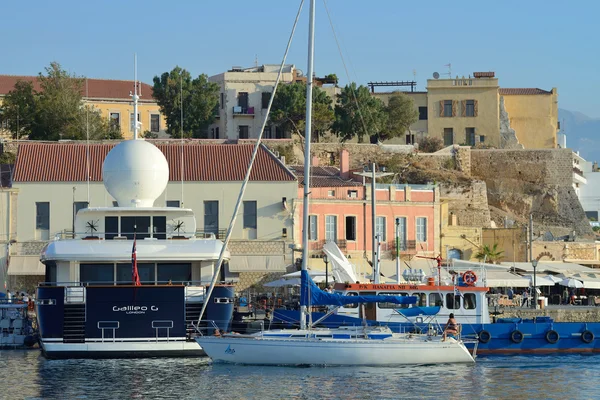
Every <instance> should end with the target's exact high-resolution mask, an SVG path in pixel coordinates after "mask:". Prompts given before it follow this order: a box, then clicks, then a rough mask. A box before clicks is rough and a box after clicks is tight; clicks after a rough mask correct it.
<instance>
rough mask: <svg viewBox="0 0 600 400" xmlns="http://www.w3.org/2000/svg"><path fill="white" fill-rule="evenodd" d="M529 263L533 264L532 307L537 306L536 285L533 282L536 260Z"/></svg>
mask: <svg viewBox="0 0 600 400" xmlns="http://www.w3.org/2000/svg"><path fill="white" fill-rule="evenodd" d="M531 265H532V266H533V308H537V287H536V282H535V269H536V268H537V265H538V260H536V259H533V260H531Z"/></svg>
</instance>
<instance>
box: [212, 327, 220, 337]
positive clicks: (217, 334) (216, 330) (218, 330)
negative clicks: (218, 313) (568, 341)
mask: <svg viewBox="0 0 600 400" xmlns="http://www.w3.org/2000/svg"><path fill="white" fill-rule="evenodd" d="M213 335H214V336H221V330H220V329H219V328H215V332H214V333H213Z"/></svg>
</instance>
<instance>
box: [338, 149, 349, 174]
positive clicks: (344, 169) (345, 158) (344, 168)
mask: <svg viewBox="0 0 600 400" xmlns="http://www.w3.org/2000/svg"><path fill="white" fill-rule="evenodd" d="M340 178H342V179H349V178H350V153H349V152H348V150H346V149H342V150H341V151H340Z"/></svg>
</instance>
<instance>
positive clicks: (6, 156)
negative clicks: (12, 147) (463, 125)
mask: <svg viewBox="0 0 600 400" xmlns="http://www.w3.org/2000/svg"><path fill="white" fill-rule="evenodd" d="M16 160H17V156H16V155H15V153H11V152H10V151H5V152H4V153H2V154H0V164H14V163H15V161H16Z"/></svg>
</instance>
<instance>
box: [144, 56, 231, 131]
mask: <svg viewBox="0 0 600 400" xmlns="http://www.w3.org/2000/svg"><path fill="white" fill-rule="evenodd" d="M153 81H154V87H153V90H152V94H153V96H154V98H155V99H156V101H157V103H158V105H159V106H160V111H161V112H162V113H163V114H164V115H165V118H166V120H167V132H168V133H169V135H171V137H175V138H180V137H181V131H182V128H181V107H182V100H181V98H182V97H183V136H184V137H201V136H202V135H203V134H204V133H205V132H206V129H207V128H208V126H209V125H210V124H211V123H212V122H213V121H214V120H215V117H216V114H217V110H218V107H219V92H220V88H219V85H218V84H216V83H214V82H209V81H208V76H207V75H205V74H202V75H199V76H198V77H197V78H194V79H192V76H191V74H190V73H189V72H188V71H186V70H185V69H182V68H180V67H175V68H173V69H172V70H171V72H164V73H163V74H162V75H161V76H160V77H159V76H155V77H154V79H153Z"/></svg>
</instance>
